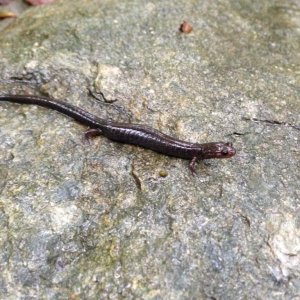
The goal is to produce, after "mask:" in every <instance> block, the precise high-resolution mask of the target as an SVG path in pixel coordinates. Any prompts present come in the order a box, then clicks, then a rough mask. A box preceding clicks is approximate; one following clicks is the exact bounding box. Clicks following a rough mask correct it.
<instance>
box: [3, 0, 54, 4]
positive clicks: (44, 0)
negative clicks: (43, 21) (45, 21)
mask: <svg viewBox="0 0 300 300" xmlns="http://www.w3.org/2000/svg"><path fill="white" fill-rule="evenodd" d="M0 1H1V0H0ZM54 1H55V0H25V2H27V3H28V4H30V5H43V4H48V3H51V2H54Z"/></svg>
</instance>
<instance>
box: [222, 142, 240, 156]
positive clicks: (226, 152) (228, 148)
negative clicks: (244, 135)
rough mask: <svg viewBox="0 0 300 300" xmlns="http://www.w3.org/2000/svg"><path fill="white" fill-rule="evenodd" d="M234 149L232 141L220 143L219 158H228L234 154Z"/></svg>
mask: <svg viewBox="0 0 300 300" xmlns="http://www.w3.org/2000/svg"><path fill="white" fill-rule="evenodd" d="M235 152H236V151H235V149H234V148H233V146H232V143H224V144H221V145H220V152H219V158H229V157H232V156H234V155H235Z"/></svg>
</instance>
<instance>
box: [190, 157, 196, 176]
mask: <svg viewBox="0 0 300 300" xmlns="http://www.w3.org/2000/svg"><path fill="white" fill-rule="evenodd" d="M197 158H198V157H197V156H195V157H193V159H192V160H191V161H190V163H189V169H190V170H191V172H192V175H193V176H195V175H196V174H197V173H196V170H195V164H196V162H197Z"/></svg>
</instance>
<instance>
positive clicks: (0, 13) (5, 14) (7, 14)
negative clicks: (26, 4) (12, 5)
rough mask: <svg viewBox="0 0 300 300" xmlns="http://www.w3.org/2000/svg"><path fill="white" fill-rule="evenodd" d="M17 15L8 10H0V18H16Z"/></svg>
mask: <svg viewBox="0 0 300 300" xmlns="http://www.w3.org/2000/svg"><path fill="white" fill-rule="evenodd" d="M16 16H17V15H16V14H15V13H14V12H12V11H8V10H0V19H6V18H15V17H16Z"/></svg>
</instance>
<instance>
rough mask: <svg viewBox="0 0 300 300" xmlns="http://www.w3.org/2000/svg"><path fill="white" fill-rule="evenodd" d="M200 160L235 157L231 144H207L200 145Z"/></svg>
mask: <svg viewBox="0 0 300 300" xmlns="http://www.w3.org/2000/svg"><path fill="white" fill-rule="evenodd" d="M201 146H202V155H201V156H202V159H208V158H230V157H232V156H234V155H235V149H234V148H233V146H232V143H222V142H218V143H207V144H202V145H201Z"/></svg>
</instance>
